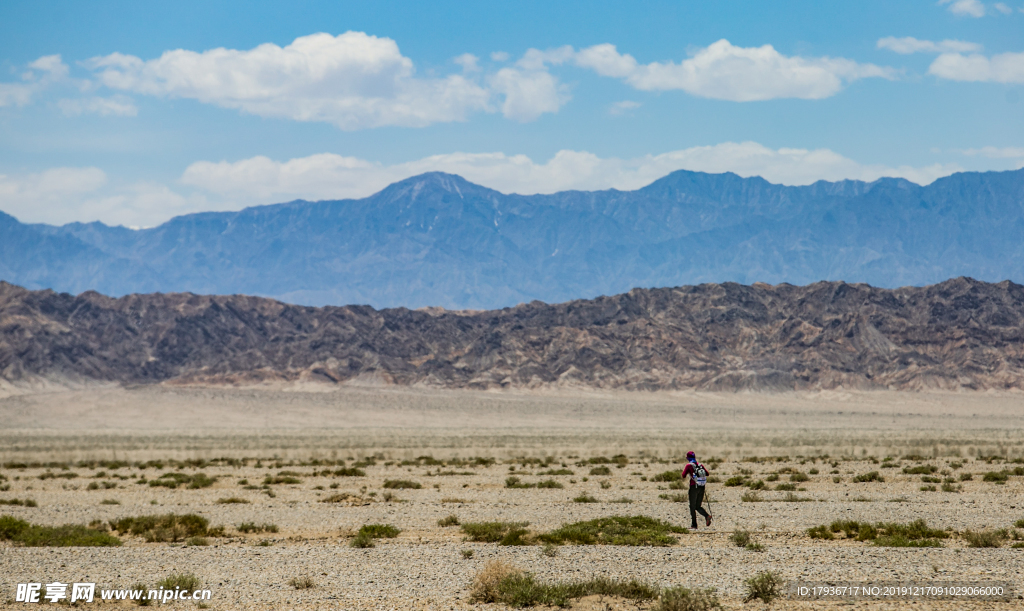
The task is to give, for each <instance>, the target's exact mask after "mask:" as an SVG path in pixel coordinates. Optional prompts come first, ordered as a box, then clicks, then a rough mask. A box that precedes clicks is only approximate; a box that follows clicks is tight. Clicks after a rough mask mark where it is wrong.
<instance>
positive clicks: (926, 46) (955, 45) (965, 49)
mask: <svg viewBox="0 0 1024 611" xmlns="http://www.w3.org/2000/svg"><path fill="white" fill-rule="evenodd" d="M876 46H877V48H879V49H889V50H890V51H895V52H896V53H901V54H903V55H909V54H911V53H977V52H979V51H981V45H979V44H978V43H974V42H966V41H963V40H943V41H940V42H932V41H930V40H918V39H916V38H914V37H913V36H905V37H903V38H896V37H895V36H886V37H885V38H880V39H879V40H878V43H877V44H876Z"/></svg>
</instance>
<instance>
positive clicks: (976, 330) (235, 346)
mask: <svg viewBox="0 0 1024 611" xmlns="http://www.w3.org/2000/svg"><path fill="white" fill-rule="evenodd" d="M0 379H3V380H6V381H7V383H9V384H25V383H31V382H32V381H33V380H55V381H58V382H59V381H61V380H72V381H74V380H78V381H83V380H94V381H112V382H119V383H123V384H154V383H170V384H197V383H198V384H249V383H260V382H267V381H298V380H310V381H319V382H322V383H325V384H360V383H379V384H399V385H425V386H432V387H444V388H476V389H486V388H538V387H588V388H605V389H631V390H665V389H703V390H744V389H750V390H797V389H832V388H861V389H871V388H889V389H897V390H919V389H971V390H984V389H1003V390H1005V389H1024V287H1022V286H1021V285H1018V284H1015V283H1013V282H1009V281H1004V282H1000V283H998V284H989V283H984V282H979V281H976V280H972V279H969V278H957V279H953V280H948V281H946V282H942V283H940V284H936V285H932V286H926V287H904V288H899V289H881V288H874V287H871V286H868V285H864V284H847V283H844V282H818V283H815V284H810V285H807V286H793V285H787V284H781V285H776V286H771V285H767V284H760V283H759V284H754V285H750V286H745V285H740V284H734V283H724V284H703V285H699V286H682V287H676V288H662V289H634V290H631V291H629V292H628V293H623V294H619V295H614V296H611V297H600V298H597V299H592V300H575V301H569V302H565V303H559V304H550V305H549V304H545V303H541V302H531V303H527V304H520V305H518V306H515V307H511V308H504V309H500V310H487V311H476V312H467V311H461V312H453V311H448V310H444V309H441V308H428V309H423V310H409V309H406V308H396V309H384V310H376V309H374V308H371V307H369V306H345V307H322V308H316V307H309V306H297V305H289V304H285V303H282V302H279V301H275V300H272V299H266V298H260V297H250V296H243V295H231V296H203V295H194V294H188V293H179V294H159V293H158V294H136V295H128V296H125V297H121V298H117V299H114V298H110V297H106V296H103V295H100V294H98V293H95V292H85V293H82V294H80V295H77V296H75V295H70V294H66V293H56V292H53V291H49V290H47V291H30V290H27V289H24V288H21V287H18V286H14V285H11V284H8V283H3V282H0Z"/></svg>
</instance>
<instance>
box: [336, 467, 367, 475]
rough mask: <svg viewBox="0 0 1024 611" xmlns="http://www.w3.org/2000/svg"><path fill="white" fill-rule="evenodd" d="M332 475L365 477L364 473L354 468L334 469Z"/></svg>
mask: <svg viewBox="0 0 1024 611" xmlns="http://www.w3.org/2000/svg"><path fill="white" fill-rule="evenodd" d="M334 475H335V476H337V477H366V471H363V470H362V469H356V468H355V467H343V468H341V469H336V470H335V471H334Z"/></svg>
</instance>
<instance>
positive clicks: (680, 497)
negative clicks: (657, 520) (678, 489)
mask: <svg viewBox="0 0 1024 611" xmlns="http://www.w3.org/2000/svg"><path fill="white" fill-rule="evenodd" d="M658 498H659V499H664V500H666V501H672V502H673V503H688V502H689V501H690V497H689V496H688V495H685V494H659V495H658Z"/></svg>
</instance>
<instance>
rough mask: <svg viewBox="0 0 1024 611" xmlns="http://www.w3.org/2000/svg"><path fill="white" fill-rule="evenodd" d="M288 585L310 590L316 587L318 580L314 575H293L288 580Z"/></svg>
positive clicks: (297, 588)
mask: <svg viewBox="0 0 1024 611" xmlns="http://www.w3.org/2000/svg"><path fill="white" fill-rule="evenodd" d="M288 585H290V586H291V587H293V588H295V589H296V590H308V589H310V588H315V587H316V581H314V580H313V578H312V577H309V576H303V577H292V578H291V579H289V580H288Z"/></svg>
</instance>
